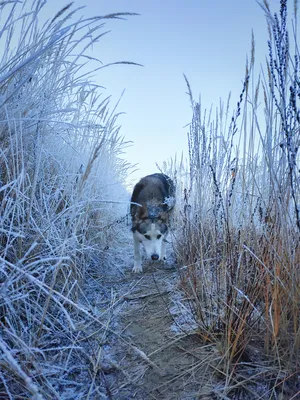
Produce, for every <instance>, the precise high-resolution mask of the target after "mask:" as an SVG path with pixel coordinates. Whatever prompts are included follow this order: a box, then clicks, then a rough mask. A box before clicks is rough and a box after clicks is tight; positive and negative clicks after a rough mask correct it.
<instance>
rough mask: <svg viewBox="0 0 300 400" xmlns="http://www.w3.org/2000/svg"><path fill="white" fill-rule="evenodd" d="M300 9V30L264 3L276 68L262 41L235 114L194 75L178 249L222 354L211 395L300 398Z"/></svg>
mask: <svg viewBox="0 0 300 400" xmlns="http://www.w3.org/2000/svg"><path fill="white" fill-rule="evenodd" d="M297 5H298V4H297V2H296V1H295V2H294V24H293V29H294V32H293V31H292V34H290V33H289V31H288V16H287V15H288V14H287V11H288V7H287V1H284V0H282V1H281V2H280V11H279V13H278V14H277V13H276V14H274V15H273V14H272V12H271V10H270V7H269V4H268V2H267V1H266V0H265V1H263V2H262V3H261V7H262V8H263V10H264V12H265V14H266V19H267V24H268V29H269V35H270V38H269V42H268V52H269V57H268V61H267V65H266V68H263V69H262V71H261V73H260V76H259V77H258V79H257V78H256V77H255V76H254V65H255V41H254V37H253V38H252V51H251V57H250V60H249V62H247V65H246V72H245V78H244V84H243V86H242V88H241V95H240V98H239V100H238V103H237V106H236V109H235V110H234V111H233V112H232V111H231V107H230V101H229V99H228V101H227V102H226V103H224V102H220V105H219V107H217V108H216V109H211V110H209V111H207V110H205V111H204V110H203V106H202V105H201V104H199V103H198V102H197V101H195V100H194V98H193V96H192V92H191V88H190V87H189V84H188V82H187V84H188V88H189V93H190V99H191V104H192V109H193V118H192V122H191V126H190V132H189V136H188V139H189V176H188V179H187V180H186V183H185V186H184V187H185V190H184V192H182V193H181V196H182V198H183V204H182V206H181V221H180V225H181V226H180V227H179V237H178V239H179V240H178V241H177V244H176V253H177V257H178V260H179V264H180V265H183V266H184V267H183V268H181V269H180V271H181V286H182V288H183V290H184V292H185V294H186V297H187V298H188V299H189V306H190V308H191V310H192V313H193V316H194V319H195V321H196V323H197V326H198V328H197V332H198V334H199V335H200V336H201V337H202V338H203V340H204V341H205V343H209V344H211V345H212V346H213V347H214V348H215V349H216V350H217V351H215V352H214V353H213V354H214V355H213V356H212V358H211V362H210V373H211V372H212V373H213V375H214V376H215V377H216V380H215V381H214V382H215V385H213V386H214V387H213V389H212V388H210V390H209V391H208V392H205V390H206V389H205V388H202V389H203V390H202V389H200V391H199V396H200V395H203V396H204V395H214V396H217V398H240V399H277V398H281V399H296V398H298V397H299V396H300V381H299V372H300V369H299V349H300V347H299V346H300V319H299V306H300V270H299V269H300V248H299V233H300V223H299V215H300V214H299V199H300V191H299V190H300V188H299V182H300V176H299V170H300V169H299V154H298V150H299V143H300V136H299V133H300V129H299V128H300V109H299V101H300V84H299V82H300V75H299V49H298V46H297V17H298V15H297ZM220 379H221V382H222V384H220V383H218V384H217V382H220ZM228 396H229V397H228ZM231 396H232V397H231ZM280 396H281V397H280Z"/></svg>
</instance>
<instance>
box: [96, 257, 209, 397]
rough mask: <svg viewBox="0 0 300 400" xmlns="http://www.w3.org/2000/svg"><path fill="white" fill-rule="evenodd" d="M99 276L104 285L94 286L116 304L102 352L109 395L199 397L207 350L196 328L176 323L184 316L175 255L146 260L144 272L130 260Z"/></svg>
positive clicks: (99, 280) (102, 370)
mask: <svg viewBox="0 0 300 400" xmlns="http://www.w3.org/2000/svg"><path fill="white" fill-rule="evenodd" d="M121 262H122V260H121V259H120V263H121ZM95 273H96V274H97V272H95ZM95 282H98V284H99V286H98V287H97V283H95V286H94V288H91V287H89V290H92V291H94V292H96V293H98V295H99V293H100V291H101V293H102V298H106V299H107V298H108V297H110V299H111V300H110V302H111V304H114V305H113V306H112V307H111V309H112V310H113V311H112V313H111V315H110V318H109V327H110V328H109V330H108V331H107V335H106V340H105V344H104V345H103V349H102V353H101V376H102V383H104V386H105V391H106V396H107V398H108V399H120V400H125V399H126V400H129V399H137V400H144V399H166V400H169V399H196V398H199V397H198V395H197V393H198V392H199V389H200V387H202V388H203V386H204V384H203V382H201V379H203V376H204V370H205V358H206V357H207V354H206V353H205V350H203V347H202V348H201V343H200V342H199V339H198V338H197V336H196V335H195V334H192V333H189V334H187V333H184V332H182V331H181V330H180V328H179V327H178V326H177V325H176V319H178V318H180V317H181V316H180V310H179V309H177V308H176V305H174V304H175V301H174V299H175V294H174V288H175V286H176V285H177V284H178V273H177V270H176V268H175V263H174V260H172V259H171V258H170V259H169V260H168V263H167V264H164V265H163V264H154V263H152V264H151V263H149V264H147V263H146V264H144V272H143V274H133V273H132V272H131V266H126V268H125V269H123V270H122V273H121V272H120V274H119V277H116V275H113V274H109V273H104V274H103V275H102V276H101V279H98V280H96V281H95ZM98 298H99V296H98ZM112 299H113V300H112ZM106 307H107V304H106ZM202 391H203V390H202ZM91 398H92V397H91ZM96 398H97V397H96ZM201 398H205V397H201ZM208 398H211V399H212V398H213V397H207V399H208Z"/></svg>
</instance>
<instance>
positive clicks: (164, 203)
mask: <svg viewBox="0 0 300 400" xmlns="http://www.w3.org/2000/svg"><path fill="white" fill-rule="evenodd" d="M174 205H175V186H174V183H173V181H172V180H171V179H170V178H169V177H168V176H167V175H165V174H160V173H156V174H152V175H147V176H145V177H144V178H142V179H141V180H140V181H139V182H138V183H137V184H136V185H135V187H134V189H133V192H132V196H131V203H130V214H131V218H132V228H131V230H132V233H133V241H134V266H133V269H132V271H133V272H143V268H142V259H141V252H140V244H142V245H143V247H144V248H145V250H146V254H147V256H148V258H149V259H151V260H153V261H157V260H163V261H165V259H166V238H167V235H168V229H169V228H168V225H169V223H170V215H171V211H172V210H173V207H174Z"/></svg>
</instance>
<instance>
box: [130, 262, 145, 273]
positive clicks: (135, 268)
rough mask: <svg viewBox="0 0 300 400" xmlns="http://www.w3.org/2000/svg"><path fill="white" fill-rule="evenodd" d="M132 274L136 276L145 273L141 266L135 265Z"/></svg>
mask: <svg viewBox="0 0 300 400" xmlns="http://www.w3.org/2000/svg"><path fill="white" fill-rule="evenodd" d="M132 272H134V273H135V274H136V273H140V272H143V267H142V266H141V264H134V267H133V268H132Z"/></svg>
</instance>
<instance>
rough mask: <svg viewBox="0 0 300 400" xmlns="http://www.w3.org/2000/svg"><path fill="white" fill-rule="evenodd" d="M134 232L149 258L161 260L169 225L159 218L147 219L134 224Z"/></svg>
mask: <svg viewBox="0 0 300 400" xmlns="http://www.w3.org/2000/svg"><path fill="white" fill-rule="evenodd" d="M132 231H133V234H134V236H135V238H136V239H137V240H138V241H139V242H140V243H142V245H143V246H144V248H145V250H146V254H147V256H148V258H150V259H152V260H154V261H156V260H160V259H161V256H162V254H161V246H162V242H163V240H165V239H166V236H167V233H168V226H167V224H166V223H165V222H164V221H163V220H161V219H158V218H157V219H149V218H146V219H144V220H139V221H136V222H135V223H133V226H132Z"/></svg>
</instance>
